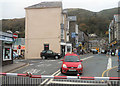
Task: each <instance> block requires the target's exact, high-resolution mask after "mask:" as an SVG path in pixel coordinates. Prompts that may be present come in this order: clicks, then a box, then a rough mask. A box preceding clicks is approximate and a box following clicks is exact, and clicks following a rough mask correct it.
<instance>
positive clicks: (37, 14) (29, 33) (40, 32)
mask: <svg viewBox="0 0 120 86" xmlns="http://www.w3.org/2000/svg"><path fill="white" fill-rule="evenodd" d="M25 10H26V26H25V47H26V49H25V58H26V59H36V58H40V52H41V51H42V50H46V49H49V50H52V51H54V52H56V53H62V54H65V53H66V52H68V51H67V50H69V51H71V50H72V46H71V44H70V43H67V41H69V40H68V39H67V38H69V37H67V34H66V33H67V32H68V31H67V30H68V25H67V24H68V21H67V15H66V13H65V12H63V9H62V2H41V3H39V4H35V5H32V6H29V7H27V8H25ZM67 48H70V49H67Z"/></svg>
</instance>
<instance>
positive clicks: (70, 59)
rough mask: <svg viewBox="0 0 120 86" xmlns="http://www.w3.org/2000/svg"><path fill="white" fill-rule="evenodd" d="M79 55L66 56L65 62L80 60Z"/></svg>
mask: <svg viewBox="0 0 120 86" xmlns="http://www.w3.org/2000/svg"><path fill="white" fill-rule="evenodd" d="M79 61H80V60H79V58H78V56H66V57H65V62H79Z"/></svg>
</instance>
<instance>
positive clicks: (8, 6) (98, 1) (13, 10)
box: [0, 0, 119, 19]
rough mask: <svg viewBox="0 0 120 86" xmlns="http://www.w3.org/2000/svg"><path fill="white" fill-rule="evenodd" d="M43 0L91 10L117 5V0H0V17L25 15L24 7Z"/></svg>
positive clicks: (11, 17)
mask: <svg viewBox="0 0 120 86" xmlns="http://www.w3.org/2000/svg"><path fill="white" fill-rule="evenodd" d="M43 1H62V2H63V8H64V9H65V8H82V9H86V10H90V11H93V12H99V11H101V10H103V9H109V8H114V7H118V2H119V0H0V19H13V18H23V17H25V10H24V8H25V7H27V6H30V5H34V4H37V3H40V2H43Z"/></svg>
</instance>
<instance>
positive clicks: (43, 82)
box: [41, 69, 60, 85]
mask: <svg viewBox="0 0 120 86" xmlns="http://www.w3.org/2000/svg"><path fill="white" fill-rule="evenodd" d="M58 72H60V69H59V70H58V71H56V72H55V73H53V74H52V75H51V76H54V75H55V74H57V73H58ZM47 81H48V79H45V80H44V81H43V82H42V83H41V85H43V84H45V83H46V82H47Z"/></svg>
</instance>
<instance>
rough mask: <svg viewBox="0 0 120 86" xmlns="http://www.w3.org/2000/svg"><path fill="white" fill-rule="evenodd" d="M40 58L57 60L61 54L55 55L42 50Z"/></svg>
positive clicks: (49, 51) (50, 51)
mask: <svg viewBox="0 0 120 86" xmlns="http://www.w3.org/2000/svg"><path fill="white" fill-rule="evenodd" d="M40 56H41V57H42V59H47V58H55V59H59V58H60V57H61V54H59V53H55V52H53V51H52V50H43V51H42V52H41V53H40Z"/></svg>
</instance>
